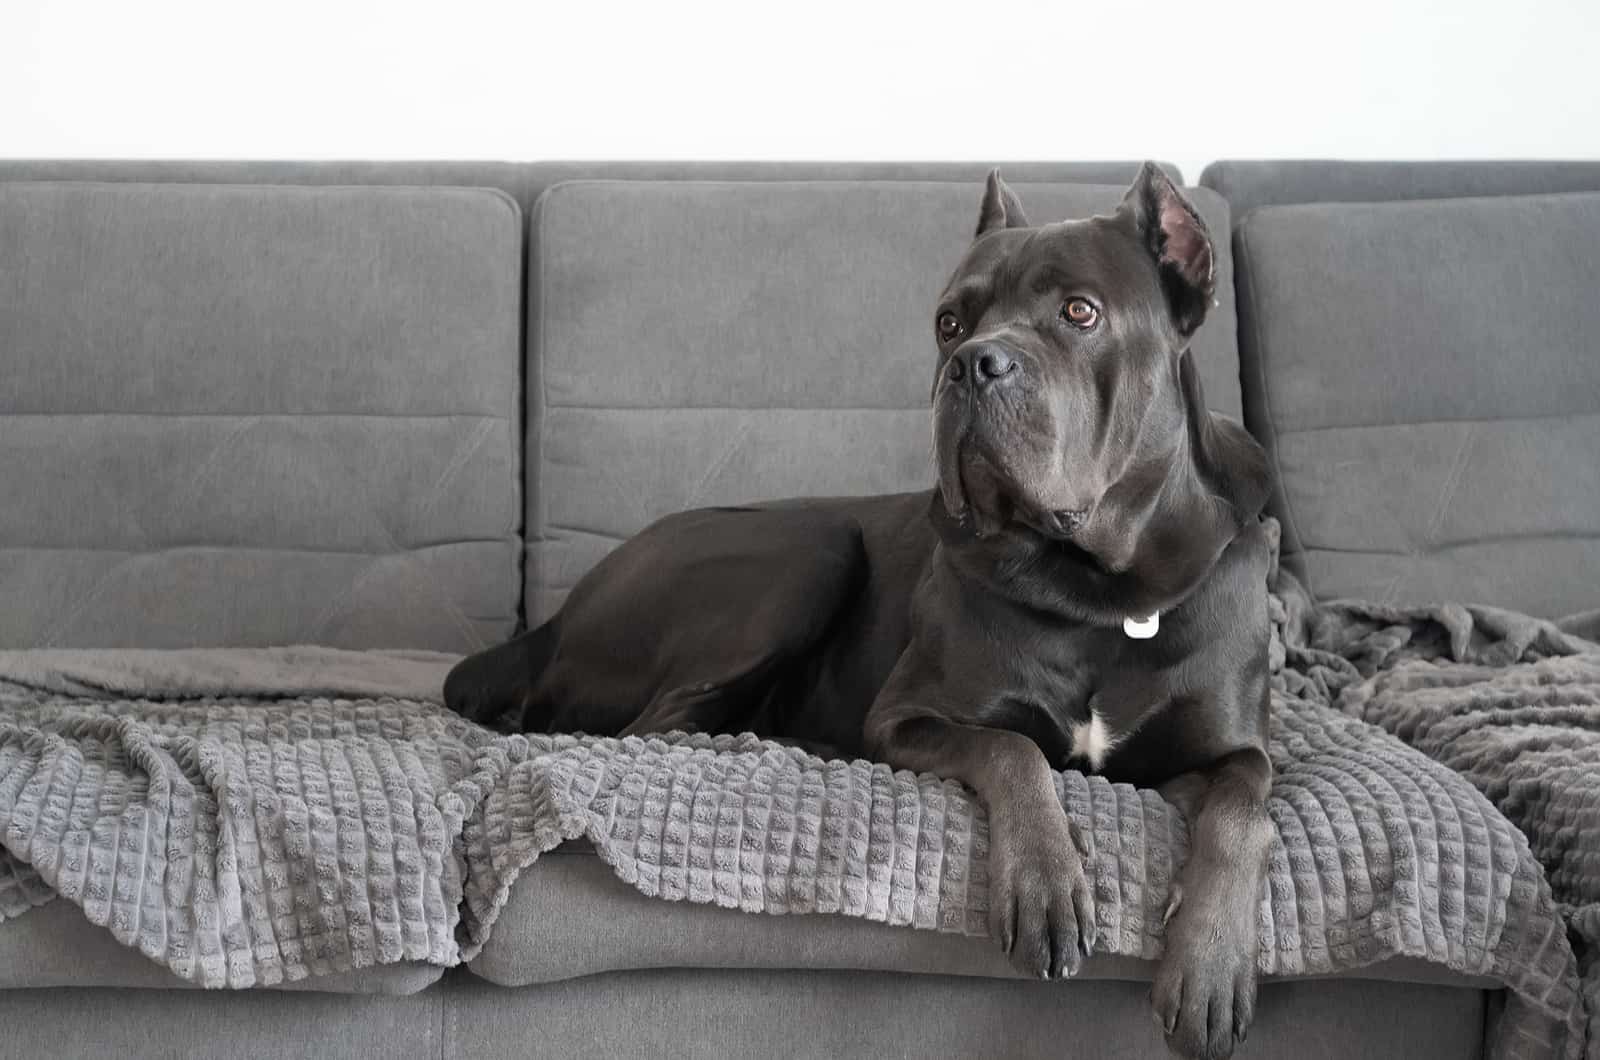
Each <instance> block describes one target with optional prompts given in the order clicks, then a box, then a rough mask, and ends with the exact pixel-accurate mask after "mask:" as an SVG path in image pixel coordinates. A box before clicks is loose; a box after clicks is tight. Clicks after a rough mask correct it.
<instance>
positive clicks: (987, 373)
mask: <svg viewBox="0 0 1600 1060" xmlns="http://www.w3.org/2000/svg"><path fill="white" fill-rule="evenodd" d="M1018 367H1019V366H1018V364H1017V361H1016V358H1014V357H1012V356H1011V354H1010V352H1009V351H1007V350H1006V348H1005V347H1004V346H1003V345H1001V344H1000V343H998V342H974V343H969V344H968V345H966V346H963V347H961V349H959V350H957V351H956V352H955V353H954V354H952V355H951V357H950V363H949V365H948V366H947V367H946V368H945V374H947V375H948V376H949V377H950V381H951V382H952V383H959V382H961V381H962V380H963V379H970V380H972V385H973V386H976V387H980V388H981V387H986V386H988V385H989V384H991V383H994V382H996V381H997V380H1001V379H1006V378H1009V377H1012V376H1014V375H1015V374H1016V371H1017V368H1018Z"/></svg>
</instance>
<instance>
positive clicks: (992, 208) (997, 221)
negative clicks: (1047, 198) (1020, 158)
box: [973, 169, 1028, 239]
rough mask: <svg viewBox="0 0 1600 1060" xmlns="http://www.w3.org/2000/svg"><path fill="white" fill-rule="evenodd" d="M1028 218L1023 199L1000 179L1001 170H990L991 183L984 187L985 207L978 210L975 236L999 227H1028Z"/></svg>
mask: <svg viewBox="0 0 1600 1060" xmlns="http://www.w3.org/2000/svg"><path fill="white" fill-rule="evenodd" d="M1027 227H1028V219H1027V218H1026V217H1024V216H1023V215H1022V200H1020V199H1018V198H1017V193H1016V192H1014V191H1012V190H1011V188H1010V187H1008V186H1007V185H1006V182H1005V181H1003V180H1001V179H1000V171H999V170H998V169H991V170H990V171H989V184H988V186H987V187H985V188H984V189H983V208H982V209H981V210H979V211H978V230H977V231H976V232H974V233H973V238H974V239H976V238H977V237H978V236H981V235H983V234H984V233H986V232H993V231H994V230H995V229H997V228H1027Z"/></svg>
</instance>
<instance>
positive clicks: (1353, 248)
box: [1235, 193, 1600, 617]
mask: <svg viewBox="0 0 1600 1060" xmlns="http://www.w3.org/2000/svg"><path fill="white" fill-rule="evenodd" d="M1597 243H1600V194H1592V193H1586V194H1572V195H1552V196H1530V197H1520V198H1519V197H1512V198H1497V199H1446V200H1439V201H1433V202H1406V203H1375V204H1367V205H1308V206H1279V207H1265V208H1262V209H1260V210H1257V211H1255V212H1254V213H1253V214H1251V215H1250V217H1248V218H1247V219H1246V220H1245V221H1244V222H1243V224H1241V225H1240V227H1239V229H1238V232H1237V236H1236V245H1235V255H1236V258H1237V261H1238V266H1239V294H1240V312H1241V331H1240V340H1241V353H1242V357H1243V361H1244V379H1245V384H1246V391H1247V408H1246V421H1247V423H1249V425H1250V427H1251V429H1252V430H1253V431H1254V432H1255V433H1256V434H1257V436H1258V437H1260V438H1262V439H1263V441H1264V442H1265V443H1266V444H1267V445H1268V448H1269V449H1270V450H1271V452H1272V453H1273V456H1274V459H1275V462H1276V468H1277V472H1278V476H1279V484H1280V487H1281V494H1280V496H1279V498H1278V499H1277V501H1276V504H1277V506H1278V509H1279V510H1278V514H1279V516H1280V518H1281V519H1282V521H1283V526H1284V535H1285V536H1284V550H1285V561H1286V562H1287V563H1289V564H1290V565H1291V568H1293V569H1297V570H1298V571H1299V572H1300V573H1303V574H1304V575H1305V576H1306V578H1307V580H1308V581H1309V583H1310V588H1311V589H1312V590H1313V591H1314V592H1315V593H1316V595H1317V596H1318V597H1320V598H1323V599H1329V598H1336V597H1359V598H1363V599H1368V600H1374V601H1378V602H1380V603H1411V602H1417V603H1420V602H1433V601H1440V600H1459V601H1463V602H1473V603H1485V604H1493V605H1496V606H1501V607H1507V608H1511V609H1514V610H1518V611H1524V612H1528V613H1531V614H1535V615H1540V616H1545V617H1559V616H1562V615H1567V614H1572V613H1575V612H1579V611H1585V610H1588V609H1591V608H1594V607H1595V606H1596V604H1597V602H1600V601H1597V600H1596V593H1595V583H1594V579H1593V578H1592V577H1587V576H1585V575H1586V574H1587V573H1588V572H1592V571H1595V570H1600V460H1597V459H1596V454H1597V453H1600V356H1597V352H1600V298H1596V297H1595V285H1594V268H1593V260H1594V248H1595V246H1596V244H1597Z"/></svg>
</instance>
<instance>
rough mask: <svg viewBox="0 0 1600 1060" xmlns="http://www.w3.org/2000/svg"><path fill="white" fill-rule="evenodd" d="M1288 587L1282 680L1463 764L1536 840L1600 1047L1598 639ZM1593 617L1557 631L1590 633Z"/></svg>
mask: <svg viewBox="0 0 1600 1060" xmlns="http://www.w3.org/2000/svg"><path fill="white" fill-rule="evenodd" d="M1283 588H1284V589H1285V590H1286V593H1285V595H1284V597H1283V599H1284V600H1286V601H1287V602H1288V603H1289V605H1290V607H1291V608H1292V610H1293V611H1294V614H1293V617H1292V619H1291V620H1290V628H1289V630H1287V632H1288V636H1287V638H1286V640H1287V641H1288V643H1289V644H1290V645H1291V650H1290V654H1291V665H1290V666H1289V667H1288V668H1287V669H1286V670H1285V671H1284V677H1285V679H1286V682H1287V683H1288V684H1289V685H1290V686H1292V687H1293V688H1295V689H1296V690H1297V691H1298V692H1300V694H1302V695H1305V696H1307V697H1308V698H1310V699H1312V700H1314V701H1316V702H1319V703H1323V704H1336V705H1337V706H1338V707H1339V708H1340V709H1342V710H1343V711H1344V712H1345V713H1347V714H1349V715H1351V716H1353V717H1357V718H1362V719H1364V720H1365V721H1368V722H1371V723H1372V724H1374V725H1379V726H1381V727H1383V728H1384V729H1387V730H1388V731H1389V732H1392V733H1393V734H1395V735H1396V736H1398V737H1400V739H1402V740H1404V741H1405V742H1406V743H1408V744H1410V745H1411V746H1412V747H1415V748H1416V749H1418V750H1420V751H1422V752H1424V753H1425V754H1427V755H1428V756H1429V757H1430V758H1433V759H1435V760H1436V761H1439V762H1442V763H1443V764H1445V765H1447V766H1449V767H1450V768H1452V769H1454V770H1455V771H1456V772H1458V773H1460V774H1461V775H1462V776H1464V777H1465V778H1466V779H1468V780H1469V781H1471V782H1472V783H1473V785H1475V786H1476V787H1477V788H1478V790H1479V791H1481V792H1483V794H1484V795H1486V796H1488V798H1489V799H1490V801H1492V802H1493V803H1494V804H1495V806H1496V807H1498V808H1499V810H1500V811H1501V812H1502V813H1503V814H1505V815H1506V816H1507V817H1508V818H1510V819H1511V821H1512V822H1513V823H1514V824H1515V825H1516V826H1517V827H1518V828H1519V829H1520V830H1521V831H1522V833H1523V834H1524V835H1525V836H1527V838H1528V840H1529V842H1530V844H1531V845H1532V848H1533V853H1534V856H1535V857H1537V858H1538V860H1539V862H1540V863H1541V864H1542V865H1543V866H1544V870H1545V876H1546V878H1547V879H1548V880H1549V882H1550V886H1551V889H1552V891H1553V892H1554V897H1555V900H1556V904H1557V907H1558V908H1559V910H1560V911H1561V914H1562V915H1563V917H1564V918H1565V919H1566V922H1567V927H1568V932H1569V935H1570V937H1571V939H1572V940H1573V942H1574V943H1575V945H1576V947H1577V950H1578V958H1579V964H1580V968H1581V972H1582V979H1583V995H1584V999H1585V1007H1586V1009H1587V1012H1588V1028H1587V1039H1588V1042H1589V1048H1590V1051H1591V1054H1594V1053H1600V646H1597V645H1596V644H1594V643H1592V642H1590V641H1587V640H1583V639H1580V638H1579V637H1577V636H1573V635H1571V634H1569V633H1568V632H1566V631H1565V629H1563V628H1558V627H1557V626H1555V625H1552V624H1550V623H1546V622H1539V621H1536V620H1534V619H1530V618H1528V617H1527V616H1525V615H1518V614H1513V613H1511V612H1507V611H1501V610H1498V609H1496V608H1491V607H1463V606H1459V605H1441V606H1437V607H1430V608H1414V609H1410V610H1397V609H1394V608H1384V607H1376V606H1373V605H1369V604H1362V603H1357V602H1348V601H1341V602H1335V603H1332V604H1328V605H1326V606H1324V607H1322V608H1321V609H1315V610H1314V609H1312V608H1311V607H1310V606H1309V605H1308V604H1307V603H1306V599H1305V597H1304V595H1303V594H1302V593H1300V592H1298V591H1297V587H1295V586H1293V585H1292V584H1288V583H1287V582H1286V583H1285V585H1284V586H1283ZM1594 617H1595V616H1594V615H1592V614H1588V615H1582V616H1577V617H1576V618H1575V619H1574V620H1571V621H1570V622H1566V623H1563V624H1562V625H1563V626H1564V627H1567V628H1579V629H1582V630H1583V631H1584V632H1585V633H1589V632H1590V631H1591V630H1592V628H1593V627H1594V625H1595V623H1594ZM1286 618H1289V616H1288V615H1286Z"/></svg>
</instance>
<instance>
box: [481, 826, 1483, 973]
mask: <svg viewBox="0 0 1600 1060" xmlns="http://www.w3.org/2000/svg"><path fill="white" fill-rule="evenodd" d="M470 967H471V968H472V971H473V972H474V973H475V974H477V975H479V976H481V977H483V978H484V979H487V980H489V981H490V982H492V983H496V984H499V985H501V986H528V985H530V984H535V983H547V982H555V981H558V980H561V979H574V978H578V977H581V976H586V975H595V974H598V973H601V972H612V971H630V970H635V969H643V968H768V969H780V968H791V969H817V970H830V969H831V970H856V971H881V972H904V973H907V974H912V975H919V974H928V973H937V974H940V975H962V976H980V977H985V978H1015V977H1016V975H1017V973H1016V972H1015V970H1014V969H1013V968H1012V966H1011V963H1010V962H1009V961H1008V960H1007V959H1006V957H1005V955H1004V954H1002V953H1001V952H1000V949H999V948H998V947H997V946H994V945H991V944H989V943H988V941H987V940H984V939H971V938H960V937H957V936H953V935H946V934H942V933H939V932H933V931H904V930H900V929H897V928H892V927H888V926H887V925H884V924H876V923H871V922H864V921H861V920H859V919H856V918H854V917H842V916H827V915H819V916H750V915H748V914H745V913H741V912H737V911H734V910H729V909H721V908H718V907H716V906H711V905H695V904H693V903H689V902H671V903H663V902H660V901H658V900H655V899H652V898H647V897H645V896H644V895H642V894H640V893H639V891H638V890H637V889H635V888H633V887H630V886H629V885H627V884H625V883H623V882H622V881H620V880H618V879H617V877H616V873H615V872H613V871H612V869H611V868H610V867H609V866H607V865H606V864H605V863H604V862H603V861H601V860H600V858H599V857H598V856H597V855H596V854H595V853H594V850H593V848H592V847H590V846H588V845H587V844H581V843H569V844H566V845H563V846H561V847H558V848H556V849H555V850H553V851H551V852H550V853H548V854H546V855H545V856H544V857H543V858H541V859H540V860H539V861H538V862H536V863H535V864H534V865H532V866H530V867H529V868H528V869H527V870H526V871H525V872H524V874H523V875H522V876H521V877H519V878H518V879H517V882H516V883H515V884H514V885H513V886H512V888H511V894H510V896H509V898H508V899H507V901H506V906H505V908H504V909H503V910H502V911H501V913H500V917H499V919H498V920H497V921H496V922H495V928H494V934H493V935H491V936H490V937H489V941H488V943H487V944H486V945H485V946H484V948H483V951H482V952H481V953H480V954H479V955H478V956H477V957H475V958H474V959H473V960H472V962H471V964H470ZM1154 967H1155V965H1154V963H1153V962H1151V961H1146V960H1140V959H1137V958H1131V957H1113V956H1109V955H1105V954H1097V955H1095V956H1093V957H1090V958H1089V959H1088V960H1087V961H1085V962H1084V966H1083V969H1082V971H1080V972H1079V973H1078V975H1077V976H1076V977H1075V980H1095V979H1120V980H1127V981H1130V982H1144V983H1148V982H1149V981H1150V978H1151V974H1152V972H1153V969H1154ZM1341 977H1343V978H1357V979H1385V980H1391V981H1402V982H1413V983H1436V984H1441V985H1447V986H1459V987H1470V988H1479V989H1494V988H1495V987H1496V986H1497V985H1498V984H1496V983H1495V982H1494V980H1492V979H1487V978H1484V977H1482V976H1468V975H1462V974H1459V973H1456V972H1452V971H1450V970H1449V969H1447V968H1444V967H1442V966H1440V965H1437V964H1429V963H1426V962H1424V961H1420V960H1412V959H1406V958H1393V959H1390V960H1386V961H1381V962H1379V963H1377V964H1373V965H1368V966H1366V967H1364V968H1356V969H1353V970H1351V971H1348V972H1345V973H1343V974H1342V976H1341Z"/></svg>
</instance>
